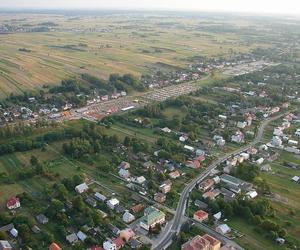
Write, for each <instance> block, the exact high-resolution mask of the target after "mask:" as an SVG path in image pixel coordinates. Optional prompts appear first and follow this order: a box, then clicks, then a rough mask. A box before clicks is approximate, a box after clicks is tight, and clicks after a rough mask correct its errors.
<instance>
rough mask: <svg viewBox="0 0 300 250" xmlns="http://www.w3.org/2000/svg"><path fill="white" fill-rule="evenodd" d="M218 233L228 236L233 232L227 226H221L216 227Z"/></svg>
mask: <svg viewBox="0 0 300 250" xmlns="http://www.w3.org/2000/svg"><path fill="white" fill-rule="evenodd" d="M216 231H217V232H218V233H220V234H227V233H230V232H231V229H230V227H229V226H228V225H227V224H221V225H219V226H217V227H216Z"/></svg>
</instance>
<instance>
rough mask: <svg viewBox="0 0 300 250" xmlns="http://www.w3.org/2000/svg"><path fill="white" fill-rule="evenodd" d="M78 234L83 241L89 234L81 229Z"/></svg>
mask: <svg viewBox="0 0 300 250" xmlns="http://www.w3.org/2000/svg"><path fill="white" fill-rule="evenodd" d="M76 235H77V237H78V239H79V240H80V241H82V242H84V241H85V239H86V238H87V235H86V234H85V233H83V232H81V231H78V233H77V234H76Z"/></svg>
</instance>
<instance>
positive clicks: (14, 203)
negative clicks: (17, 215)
mask: <svg viewBox="0 0 300 250" xmlns="http://www.w3.org/2000/svg"><path fill="white" fill-rule="evenodd" d="M6 206H7V208H8V209H10V210H11V209H16V208H19V207H21V203H20V199H19V198H18V197H11V198H10V199H9V200H8V201H7V202H6Z"/></svg>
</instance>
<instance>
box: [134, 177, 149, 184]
mask: <svg viewBox="0 0 300 250" xmlns="http://www.w3.org/2000/svg"><path fill="white" fill-rule="evenodd" d="M145 181H146V178H145V177H144V176H139V177H136V178H135V180H134V182H135V183H137V184H140V185H142V184H143V183H144V182H145Z"/></svg>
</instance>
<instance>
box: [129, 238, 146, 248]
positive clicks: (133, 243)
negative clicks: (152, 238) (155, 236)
mask: <svg viewBox="0 0 300 250" xmlns="http://www.w3.org/2000/svg"><path fill="white" fill-rule="evenodd" d="M142 246H143V244H142V242H140V241H139V240H137V239H132V240H131V241H130V248H131V249H140V248H141V247H142Z"/></svg>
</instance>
